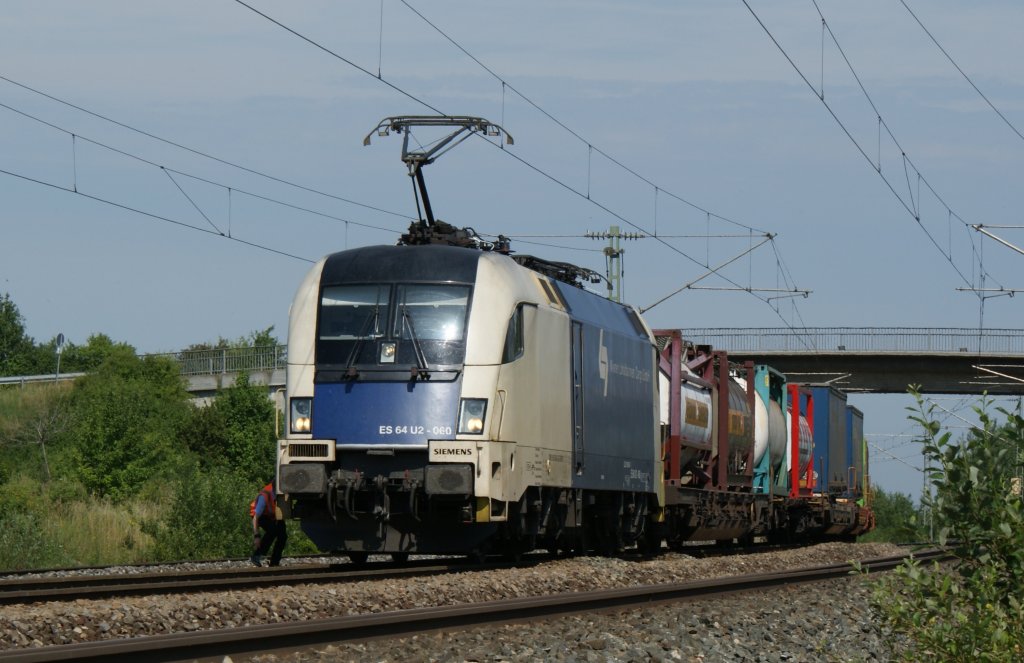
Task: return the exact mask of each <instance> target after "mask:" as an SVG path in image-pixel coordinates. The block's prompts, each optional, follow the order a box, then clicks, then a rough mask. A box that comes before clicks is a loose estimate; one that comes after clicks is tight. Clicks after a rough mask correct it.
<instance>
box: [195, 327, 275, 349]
mask: <svg viewBox="0 0 1024 663" xmlns="http://www.w3.org/2000/svg"><path fill="white" fill-rule="evenodd" d="M280 344H281V342H280V341H279V340H278V339H277V336H275V335H274V325H270V326H269V327H267V328H266V329H257V330H254V331H251V332H249V334H248V335H246V336H240V337H238V338H237V339H235V340H231V339H227V338H224V337H223V336H221V337H219V338H218V339H217V340H216V341H214V342H213V343H210V342H207V341H204V342H202V343H193V344H192V345H190V346H188V347H187V348H185V349H184V350H182V352H202V351H204V350H237V349H244V348H264V347H271V346H275V345H280Z"/></svg>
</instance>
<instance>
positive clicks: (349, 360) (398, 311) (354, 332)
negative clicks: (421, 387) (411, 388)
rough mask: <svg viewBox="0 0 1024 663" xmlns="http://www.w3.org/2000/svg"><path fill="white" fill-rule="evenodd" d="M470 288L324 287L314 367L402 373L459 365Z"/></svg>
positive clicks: (459, 286) (442, 286)
mask: <svg viewBox="0 0 1024 663" xmlns="http://www.w3.org/2000/svg"><path fill="white" fill-rule="evenodd" d="M469 297H470V287H469V286H465V285H452V284H397V285H396V284H391V283H384V284H358V285H356V284H353V285H333V286H326V287H324V289H323V293H322V295H321V300H320V318H319V322H318V324H319V327H318V339H317V340H318V342H317V364H318V365H319V366H325V367H337V368H346V367H356V366H361V367H381V368H387V369H401V368H403V367H408V366H416V365H420V364H422V363H423V362H426V364H427V366H422V368H427V367H429V366H453V365H458V364H461V363H462V361H463V359H464V357H465V351H466V344H465V336H466V313H467V310H468V308H469Z"/></svg>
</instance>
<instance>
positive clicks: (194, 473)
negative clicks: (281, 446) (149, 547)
mask: <svg viewBox="0 0 1024 663" xmlns="http://www.w3.org/2000/svg"><path fill="white" fill-rule="evenodd" d="M259 489H260V486H256V485H254V484H252V483H251V482H248V481H246V480H245V479H244V478H242V477H240V476H238V475H237V474H235V473H234V472H232V471H229V470H225V469H220V468H211V469H208V470H200V469H198V468H193V469H192V470H191V471H190V472H188V473H187V474H186V475H185V476H184V477H183V478H182V479H181V481H180V482H179V483H178V484H177V485H173V486H171V487H170V490H169V491H168V492H169V494H170V495H171V497H170V505H169V508H168V510H167V513H166V515H165V516H164V518H163V519H162V520H161V521H160V522H148V523H146V524H145V525H144V526H143V530H144V531H145V532H147V533H148V534H150V535H151V536H152V537H153V539H154V542H155V547H154V555H155V557H156V558H157V559H160V560H179V559H214V558H219V557H241V556H244V555H248V554H249V553H250V552H251V545H252V520H251V519H250V517H249V503H250V502H251V501H252V499H253V498H254V497H255V496H256V494H257V493H258V492H259Z"/></svg>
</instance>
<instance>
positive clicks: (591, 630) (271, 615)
mask: <svg viewBox="0 0 1024 663" xmlns="http://www.w3.org/2000/svg"><path fill="white" fill-rule="evenodd" d="M898 553H899V549H898V548H896V547H895V546H891V545H889V544H841V543H827V544H821V545H817V546H812V547H808V548H801V549H792V550H783V551H772V552H764V553H752V554H745V555H731V556H725V557H709V558H703V559H694V558H692V557H690V556H687V555H685V554H679V553H672V554H666V555H664V556H662V557H659V558H657V559H653V560H645V561H627V560H621V559H614V558H600V557H582V558H573V559H563V560H556V561H552V562H548V563H544V564H541V565H539V566H535V567H529V568H520V569H503V570H494V571H475V572H465V573H460V574H458V575H454V576H453V575H444V576H434V577H426V578H417V579H415V580H413V581H409V580H408V579H406V580H401V579H387V580H375V581H364V582H356V583H347V584H346V583H339V584H336V585H293V586H288V587H275V588H264V589H254V590H245V591H230V592H205V593H197V594H187V595H176V596H149V597H125V598H121V599H115V600H77V601H73V602H61V603H57V602H52V603H40V604H29V605H11V606H0V649H8V648H18V647H39V646H43V645H50V644H66V643H72V642H84V641H89V640H104V639H112V638H125V637H130V636H137V635H155V634H163V633H173V632H178V631H194V630H200V629H203V630H206V629H217V628H225V627H233V626H245V625H249V624H259V623H271V622H284V621H293V620H306V619H316V618H322V617H332V616H339V615H350V614H360V613H368V612H384V611H391V610H400V609H403V608H414V607H429V606H435V605H449V604H455V603H470V602H477V601H490V600H497V599H501V598H513V597H521V596H536V595H543V594H552V593H559V592H568V591H581V590H587V589H598V588H611V587H625V586H633V585H642V584H656V583H666V582H681V581H686V580H694V579H704V578H714V577H722V576H730V575H739V574H744V573H753V572H758V571H771V570H780V569H786V568H795V567H800V566H810V565H815V564H827V563H833V562H843V561H847V560H851V559H863V558H869V557H878V556H885V555H892V554H898ZM149 570H152V569H149ZM866 596H867V589H866V587H865V584H864V582H863V581H862V580H861V579H859V578H848V579H842V580H836V581H830V582H829V583H827V584H823V583H817V584H813V585H803V586H797V587H789V588H780V589H776V590H771V591H765V592H761V593H744V594H738V595H734V596H731V597H726V598H718V599H715V600H709V601H698V602H690V603H682V604H675V605H669V606H651V607H645V608H642V609H636V610H632V611H626V612H621V613H608V614H588V615H584V616H575V617H566V618H561V619H553V620H547V621H545V622H540V623H534V624H518V625H506V626H504V627H500V628H488V629H473V630H466V631H461V632H455V633H445V634H435V635H426V636H417V637H413V638H406V639H397V640H378V641H372V642H369V643H361V644H341V645H337V646H331V647H326V648H322V649H319V650H315V651H310V652H303V653H298V654H295V655H291V656H272V655H266V656H260V657H257V658H256V660H257V661H259V662H260V663H272V662H277V661H287V662H289V663H290V662H293V661H294V662H299V661H303V662H305V661H349V660H351V661H386V660H403V661H410V662H413V661H428V660H429V661H535V660H555V661H581V662H582V661H586V662H589V661H883V660H888V659H889V658H890V651H889V649H888V648H887V646H886V644H885V642H884V639H883V634H882V633H881V632H880V631H879V629H878V628H877V627H876V626H875V625H874V623H873V618H872V615H871V614H870V612H869V611H868V608H867V601H866Z"/></svg>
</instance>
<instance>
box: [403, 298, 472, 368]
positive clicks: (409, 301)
mask: <svg viewBox="0 0 1024 663" xmlns="http://www.w3.org/2000/svg"><path fill="white" fill-rule="evenodd" d="M395 300H396V302H397V307H396V310H395V316H394V321H393V323H392V330H391V338H395V339H398V340H399V341H400V342H399V346H398V362H400V363H401V362H403V361H404V362H405V363H415V354H413V353H414V352H415V348H414V347H413V345H414V343H417V344H419V346H420V349H421V350H422V351H423V356H424V358H425V359H426V360H427V363H428V364H439V365H449V364H460V363H462V359H463V356H464V355H465V351H466V344H465V338H466V309H467V308H468V306H469V287H468V286H463V285H447V284H446V285H399V286H397V288H396V293H395Z"/></svg>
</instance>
